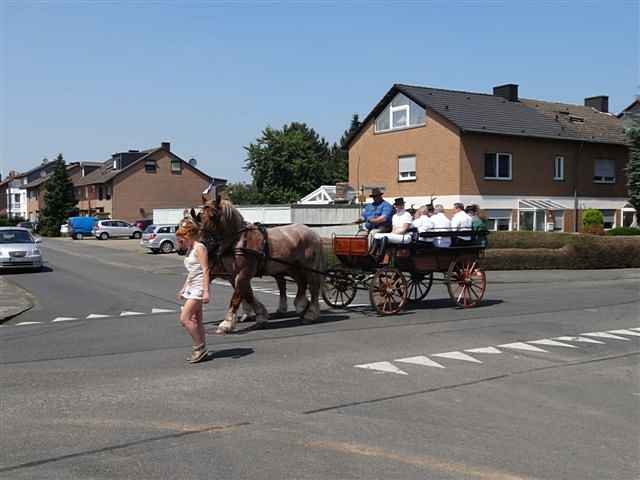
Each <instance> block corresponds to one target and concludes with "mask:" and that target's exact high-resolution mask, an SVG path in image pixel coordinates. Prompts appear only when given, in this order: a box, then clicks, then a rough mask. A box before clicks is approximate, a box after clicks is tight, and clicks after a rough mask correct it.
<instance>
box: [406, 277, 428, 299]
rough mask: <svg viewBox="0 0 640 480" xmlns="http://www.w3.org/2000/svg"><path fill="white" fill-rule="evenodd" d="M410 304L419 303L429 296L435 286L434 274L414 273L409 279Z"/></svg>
mask: <svg viewBox="0 0 640 480" xmlns="http://www.w3.org/2000/svg"><path fill="white" fill-rule="evenodd" d="M407 284H408V289H409V290H408V291H409V293H408V296H409V301H410V302H419V301H420V300H423V299H424V297H426V296H427V294H428V293H429V291H430V290H431V286H432V285H433V272H429V273H426V274H425V273H415V272H414V273H412V274H411V275H410V276H409V278H408V279H407Z"/></svg>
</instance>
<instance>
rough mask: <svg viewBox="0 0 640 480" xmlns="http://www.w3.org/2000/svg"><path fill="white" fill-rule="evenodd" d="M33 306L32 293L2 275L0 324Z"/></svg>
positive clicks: (0, 281)
mask: <svg viewBox="0 0 640 480" xmlns="http://www.w3.org/2000/svg"><path fill="white" fill-rule="evenodd" d="M31 307H33V300H32V297H31V295H30V294H29V293H28V292H27V291H26V290H23V289H22V288H20V287H17V286H16V285H14V284H13V283H11V282H9V281H8V280H6V279H4V278H2V277H0V324H2V323H3V322H5V321H6V320H9V319H10V318H11V317H15V316H16V315H19V314H20V313H22V312H25V311H27V310H29V309H30V308H31Z"/></svg>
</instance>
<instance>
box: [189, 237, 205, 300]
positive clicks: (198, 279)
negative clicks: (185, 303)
mask: <svg viewBox="0 0 640 480" xmlns="http://www.w3.org/2000/svg"><path fill="white" fill-rule="evenodd" d="M196 245H202V244H201V243H200V242H194V244H193V247H191V252H189V255H187V257H186V258H185V259H184V267H185V268H186V269H187V281H186V284H187V286H188V287H189V288H200V289H202V288H203V280H204V272H203V270H202V265H200V261H199V260H198V257H196Z"/></svg>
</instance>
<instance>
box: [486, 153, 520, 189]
mask: <svg viewBox="0 0 640 480" xmlns="http://www.w3.org/2000/svg"><path fill="white" fill-rule="evenodd" d="M487 154H491V155H495V156H496V159H495V162H496V176H495V177H487V176H485V177H483V178H484V179H485V180H498V181H503V182H508V181H510V180H513V155H511V154H510V153H508V152H485V154H484V155H485V156H484V157H483V161H486V155H487ZM500 155H508V156H509V176H508V177H500V176H499V175H500V161H499V158H500ZM482 167H483V168H485V164H484V163H483V165H482Z"/></svg>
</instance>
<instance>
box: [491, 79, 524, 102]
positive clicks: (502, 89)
mask: <svg viewBox="0 0 640 480" xmlns="http://www.w3.org/2000/svg"><path fill="white" fill-rule="evenodd" d="M493 94H494V95H495V96H496V97H502V98H504V99H505V100H509V101H510V102H517V101H518V85H516V84H515V83H507V84H505V85H499V86H497V87H493Z"/></svg>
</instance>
